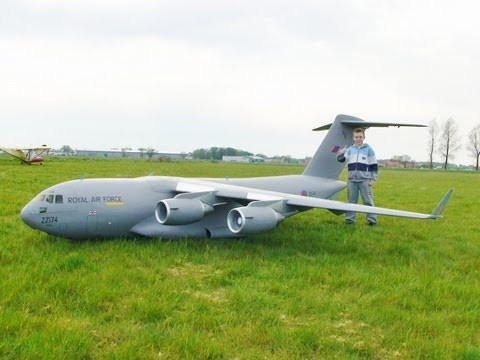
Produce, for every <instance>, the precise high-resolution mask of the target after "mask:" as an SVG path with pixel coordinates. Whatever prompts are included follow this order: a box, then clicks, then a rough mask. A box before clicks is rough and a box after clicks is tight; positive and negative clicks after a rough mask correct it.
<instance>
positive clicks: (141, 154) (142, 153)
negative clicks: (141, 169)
mask: <svg viewBox="0 0 480 360" xmlns="http://www.w3.org/2000/svg"><path fill="white" fill-rule="evenodd" d="M138 151H140V157H141V158H142V159H143V158H144V157H145V152H146V151H147V149H146V148H144V147H141V148H138Z"/></svg>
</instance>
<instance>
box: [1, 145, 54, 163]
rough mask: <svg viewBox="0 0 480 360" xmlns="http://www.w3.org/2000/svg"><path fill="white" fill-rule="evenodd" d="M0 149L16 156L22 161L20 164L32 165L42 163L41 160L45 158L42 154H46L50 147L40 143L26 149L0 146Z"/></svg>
mask: <svg viewBox="0 0 480 360" xmlns="http://www.w3.org/2000/svg"><path fill="white" fill-rule="evenodd" d="M0 150H2V151H3V152H5V153H7V154H9V155H11V156H13V157H14V158H17V159H18V160H20V161H21V162H22V164H28V165H32V164H35V163H38V164H40V165H42V164H43V161H44V160H45V159H44V158H43V156H44V155H47V154H48V151H49V150H50V148H49V147H47V145H42V146H39V147H36V148H26V149H12V148H5V147H0Z"/></svg>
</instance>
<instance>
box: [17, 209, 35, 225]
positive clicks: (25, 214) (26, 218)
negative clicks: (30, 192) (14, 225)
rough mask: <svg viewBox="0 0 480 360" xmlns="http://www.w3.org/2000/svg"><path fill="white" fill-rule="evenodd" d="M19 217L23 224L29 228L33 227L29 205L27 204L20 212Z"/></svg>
mask: <svg viewBox="0 0 480 360" xmlns="http://www.w3.org/2000/svg"><path fill="white" fill-rule="evenodd" d="M20 217H21V218H22V220H23V222H24V223H25V224H27V225H28V226H30V227H32V228H33V227H34V224H33V220H32V214H31V209H30V204H27V205H26V206H25V207H24V208H23V209H22V211H21V212H20Z"/></svg>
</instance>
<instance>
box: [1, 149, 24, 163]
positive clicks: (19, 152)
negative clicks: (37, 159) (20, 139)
mask: <svg viewBox="0 0 480 360" xmlns="http://www.w3.org/2000/svg"><path fill="white" fill-rule="evenodd" d="M0 150H2V151H3V152H5V153H7V154H9V155H11V156H13V157H15V158H17V159H18V160H21V161H28V159H27V157H26V156H25V153H24V152H23V150H22V149H11V148H4V147H0Z"/></svg>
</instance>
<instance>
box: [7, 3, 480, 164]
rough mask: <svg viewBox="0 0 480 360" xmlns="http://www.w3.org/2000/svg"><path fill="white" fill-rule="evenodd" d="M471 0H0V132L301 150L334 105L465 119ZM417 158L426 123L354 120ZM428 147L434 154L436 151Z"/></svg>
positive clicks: (471, 108)
mask: <svg viewBox="0 0 480 360" xmlns="http://www.w3.org/2000/svg"><path fill="white" fill-rule="evenodd" d="M479 13H480V3H478V2H475V1H465V0H457V1H451V0H449V1H445V0H437V1H433V0H432V1H429V0H417V1H410V0H401V1H397V0H389V1H381V0H365V1H360V0H337V1H321V0H317V1H313V0H310V1H307V0H296V1H282V0H275V1H273V0H271V1H270V0H267V1H262V0H255V1H253V0H242V1H218V0H204V1H194V0H177V1H162V0H155V1H154V0H103V1H102V0H70V1H67V0H15V1H11V0H2V1H1V2H0V54H1V56H0V125H1V127H0V128H1V130H0V144H1V145H2V146H12V147H17V146H19V147H20V146H24V147H27V146H37V145H42V144H47V145H49V146H52V147H57V148H58V147H60V146H62V145H65V144H67V145H70V146H71V147H73V148H77V149H98V150H106V149H110V148H122V147H131V148H132V149H137V148H139V147H153V148H155V149H156V150H158V151H170V152H190V151H193V150H195V149H198V148H205V147H211V146H221V147H234V148H238V149H243V150H247V151H251V152H253V153H262V154H265V155H268V156H274V155H291V156H293V157H306V156H311V155H313V153H314V152H315V150H316V149H317V147H318V145H319V144H320V142H321V140H322V139H323V137H324V135H325V134H324V133H320V132H312V131H311V130H312V129H313V128H315V127H318V126H320V125H324V124H326V123H330V122H332V121H333V120H334V118H335V116H336V115H337V114H349V115H354V116H357V117H360V118H362V119H365V120H368V121H392V122H407V123H416V124H428V123H429V122H430V121H431V120H432V119H434V118H436V119H437V121H439V122H440V123H441V122H444V121H446V120H447V119H448V118H453V119H454V120H455V121H456V123H457V125H458V135H459V137H460V142H461V144H462V145H463V147H462V148H461V149H460V150H458V151H457V152H456V153H455V157H454V159H452V161H453V162H456V163H462V164H473V163H474V159H473V157H472V156H471V155H470V153H469V152H468V151H467V149H466V145H467V144H468V133H469V132H470V130H471V129H472V128H473V127H474V126H475V125H477V124H480V22H479V21H478V14H479ZM366 141H367V142H368V143H369V144H370V145H371V146H372V147H373V148H374V149H375V152H376V154H377V158H379V159H388V158H391V157H392V156H394V155H403V154H407V155H410V156H411V157H412V158H413V159H415V160H417V161H422V160H426V159H427V157H428V156H427V141H428V129H424V128H400V129H397V128H388V129H369V130H368V131H367V139H366ZM434 160H437V161H441V156H440V155H439V154H438V152H437V155H436V156H435V157H434Z"/></svg>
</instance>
